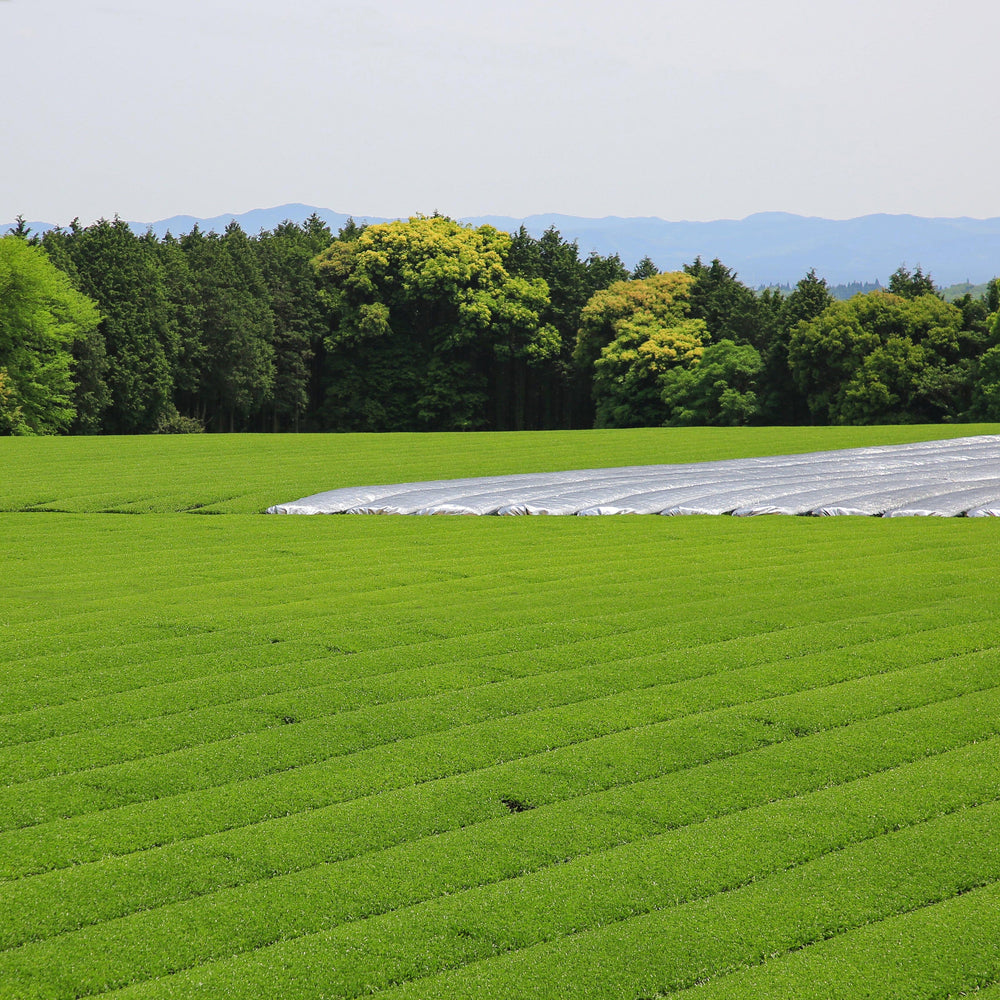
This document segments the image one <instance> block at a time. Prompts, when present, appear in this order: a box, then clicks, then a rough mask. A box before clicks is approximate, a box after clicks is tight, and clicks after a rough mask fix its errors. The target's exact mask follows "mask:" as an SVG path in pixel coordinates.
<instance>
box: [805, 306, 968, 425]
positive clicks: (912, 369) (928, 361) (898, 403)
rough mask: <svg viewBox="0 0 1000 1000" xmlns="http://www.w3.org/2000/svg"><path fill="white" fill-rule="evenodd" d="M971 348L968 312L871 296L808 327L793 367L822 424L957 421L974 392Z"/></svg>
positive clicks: (830, 310)
mask: <svg viewBox="0 0 1000 1000" xmlns="http://www.w3.org/2000/svg"><path fill="white" fill-rule="evenodd" d="M967 342H968V338H967V337H965V336H964V334H963V317H962V312H961V310H960V309H958V308H956V307H955V306H952V305H948V304H946V303H945V302H943V301H942V300H941V299H940V298H938V297H937V296H936V295H921V296H919V297H917V298H913V299H906V298H902V297H900V296H898V295H893V294H891V293H887V292H871V293H869V294H868V295H858V296H856V297H855V298H853V299H851V300H850V301H848V302H836V303H834V304H833V305H832V306H830V307H829V308H828V309H826V310H825V311H824V312H823V313H822V314H821V315H820V316H818V317H817V318H816V319H814V320H812V321H810V322H806V321H801V322H800V323H799V324H798V326H797V327H796V329H795V331H794V332H793V333H792V337H791V342H790V346H789V365H790V367H791V370H792V374H793V376H794V378H795V380H796V383H797V384H798V386H799V388H800V389H801V390H802V391H803V392H804V393H805V394H806V397H807V400H808V404H809V409H810V411H811V412H812V414H813V416H814V418H816V419H818V420H821V421H831V422H837V423H893V422H896V423H901V422H907V421H917V422H920V421H926V420H934V419H942V418H951V419H954V418H955V417H956V416H958V415H959V414H960V413H962V412H963V411H964V410H965V406H966V405H967V403H965V402H964V401H965V400H967V399H968V397H969V392H970V388H971V365H970V361H969V357H968V351H967V347H966V345H967Z"/></svg>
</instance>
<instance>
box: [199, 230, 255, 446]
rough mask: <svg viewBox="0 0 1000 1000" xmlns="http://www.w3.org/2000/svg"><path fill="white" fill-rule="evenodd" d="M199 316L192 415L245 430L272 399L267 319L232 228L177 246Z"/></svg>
mask: <svg viewBox="0 0 1000 1000" xmlns="http://www.w3.org/2000/svg"><path fill="white" fill-rule="evenodd" d="M181 246H182V247H183V249H184V251H185V253H186V254H187V258H188V261H189V265H190V268H191V273H192V276H193V278H194V295H195V301H196V303H197V310H198V314H199V317H200V321H201V322H200V326H201V331H200V333H201V343H200V345H199V350H198V374H197V379H196V381H197V385H198V389H197V394H196V398H197V399H198V403H199V407H198V410H197V412H196V413H195V416H196V417H198V418H199V419H201V420H202V421H203V422H204V424H205V426H206V427H211V428H212V429H213V430H229V431H232V430H235V429H236V428H237V427H245V426H246V423H247V421H248V419H249V417H250V416H251V414H253V413H254V412H255V411H257V410H259V409H260V408H261V407H263V406H264V405H265V404H267V403H269V402H270V401H271V400H272V398H273V391H274V380H275V358H274V356H275V350H274V343H273V339H274V316H273V314H272V312H271V308H270V303H269V301H268V295H267V286H266V283H265V280H264V276H263V274H262V271H261V267H260V264H259V262H258V260H257V256H256V252H255V248H254V246H253V244H251V242H250V240H249V239H248V238H247V236H246V234H245V233H244V232H243V230H242V229H240V227H239V226H238V225H237V224H236V223H231V224H230V225H229V226H227V227H226V231H225V232H224V233H223V234H222V235H221V236H219V235H217V234H215V233H209V234H207V235H205V234H202V233H200V232H198V231H197V230H195V231H194V232H191V233H189V234H188V235H187V236H185V237H183V239H182V240H181Z"/></svg>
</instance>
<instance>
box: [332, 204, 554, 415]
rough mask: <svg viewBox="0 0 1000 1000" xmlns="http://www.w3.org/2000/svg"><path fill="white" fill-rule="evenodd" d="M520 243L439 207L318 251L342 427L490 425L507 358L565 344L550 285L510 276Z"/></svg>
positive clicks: (548, 353) (531, 359)
mask: <svg viewBox="0 0 1000 1000" xmlns="http://www.w3.org/2000/svg"><path fill="white" fill-rule="evenodd" d="M510 249H511V238H510V237H509V236H507V234H505V233H500V232H499V231H497V230H495V229H493V228H492V227H490V226H481V227H479V228H478V229H473V228H471V227H469V226H463V225H460V224H458V223H456V222H453V221H451V220H450V219H446V218H444V217H442V216H433V217H430V218H424V217H418V218H413V219H410V220H409V221H408V222H392V223H384V224H381V225H376V226H369V227H367V228H366V229H364V230H363V231H362V232H361V233H360V234H357V235H356V237H355V238H352V239H349V240H338V241H337V242H334V243H333V244H331V245H330V247H329V248H327V249H326V250H324V251H323V252H322V253H321V254H320V255H319V256H318V257H317V258H316V262H315V263H316V268H317V271H318V272H319V275H320V278H321V280H322V281H323V283H324V289H325V291H326V294H327V297H328V301H329V303H330V306H331V308H332V311H333V314H334V328H333V330H332V332H331V333H330V335H329V336H328V337H327V338H326V345H325V346H326V351H327V355H328V363H329V364H330V370H331V374H332V379H331V381H330V383H329V385H328V389H327V396H328V401H329V403H328V409H327V412H328V414H329V415H330V416H331V417H332V419H333V426H334V427H335V428H336V429H341V430H385V429H389V428H390V427H397V428H407V429H411V428H412V429H417V428H427V429H435V428H446V429H475V428H479V427H483V426H485V425H486V423H487V419H488V417H487V398H488V393H489V391H490V388H491V381H492V379H491V375H492V373H493V372H495V371H496V370H497V366H498V364H499V365H502V364H504V363H510V362H516V363H519V364H520V365H521V366H522V367H531V366H534V365H538V364H541V363H544V362H545V361H547V360H548V359H549V358H551V357H553V356H555V355H557V354H558V353H559V349H560V338H559V334H558V331H557V330H556V329H555V328H554V327H553V326H551V325H550V324H547V323H545V322H544V320H543V318H542V313H543V312H544V310H545V309H546V308H547V306H548V304H549V294H548V287H547V285H546V283H545V281H544V280H543V279H541V278H524V277H517V276H513V275H511V273H510V272H509V271H508V270H507V268H506V265H505V261H506V259H507V255H508V253H509V251H510ZM359 348H360V351H361V354H360V355H359ZM390 401H391V406H392V411H390V410H387V409H386V405H387V404H389V403H390Z"/></svg>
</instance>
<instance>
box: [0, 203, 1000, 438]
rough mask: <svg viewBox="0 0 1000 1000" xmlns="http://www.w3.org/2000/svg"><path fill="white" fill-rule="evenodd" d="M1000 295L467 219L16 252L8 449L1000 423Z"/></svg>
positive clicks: (316, 224) (2, 310) (72, 243)
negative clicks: (873, 283) (627, 248)
mask: <svg viewBox="0 0 1000 1000" xmlns="http://www.w3.org/2000/svg"><path fill="white" fill-rule="evenodd" d="M998 316H1000V283H998V282H997V281H996V280H994V281H993V282H991V283H990V284H989V285H988V287H987V291H986V293H985V294H984V295H982V296H979V297H973V296H972V295H966V296H964V297H963V298H962V299H959V300H958V301H957V302H956V303H954V304H948V303H945V302H944V301H943V299H942V298H941V297H940V295H939V294H938V290H937V289H936V288H935V286H934V283H933V280H932V279H931V277H930V276H929V275H926V274H924V273H923V272H922V271H921V270H920V268H917V269H916V270H915V271H912V272H911V271H910V270H908V269H907V268H905V267H901V268H900V269H899V270H898V271H897V272H896V273H895V274H894V275H893V276H892V278H891V279H890V281H889V285H888V288H887V289H884V290H883V289H879V290H875V291H868V292H863V293H860V294H857V295H855V296H853V297H852V298H850V299H849V300H847V301H836V300H834V298H833V296H832V295H831V290H830V288H829V287H828V286H827V284H826V282H825V281H824V280H823V279H821V278H819V277H817V275H816V274H815V272H810V273H809V274H808V275H806V276H805V277H803V278H802V280H800V281H799V282H798V284H797V285H796V286H795V287H794V288H793V289H791V290H790V291H786V290H781V289H775V288H771V289H764V290H761V291H757V292H755V291H753V290H751V289H750V288H748V287H747V286H746V285H744V284H743V283H742V282H741V281H740V280H739V278H738V276H737V275H736V274H735V273H734V272H733V271H732V270H730V269H729V268H727V267H725V266H724V265H723V264H722V263H721V262H720V261H718V260H714V261H712V262H711V263H705V262H703V261H702V260H700V259H697V260H695V261H693V262H692V263H690V264H688V265H685V266H684V267H683V269H682V270H681V271H677V272H666V273H660V272H659V271H658V269H657V268H656V267H655V266H654V264H653V263H652V262H651V261H650V260H649V259H646V260H644V261H642V262H640V264H639V265H638V266H637V267H636V268H634V269H633V270H631V271H630V270H629V269H628V268H626V267H625V266H624V264H623V263H622V261H621V260H620V258H619V257H618V256H617V255H611V256H600V255H598V254H591V255H590V256H588V257H582V256H581V254H580V252H579V248H578V246H577V244H576V243H575V242H573V241H568V240H565V239H563V237H562V236H561V235H560V233H559V232H558V230H556V229H555V228H551V229H549V230H548V231H547V232H545V233H544V234H543V235H542V236H540V237H537V238H536V237H533V236H531V235H530V234H528V233H527V232H526V230H524V229H523V228H522V229H521V230H520V231H519V232H517V233H514V234H508V233H504V232H500V231H498V230H496V229H493V228H492V227H489V226H480V227H478V228H473V227H470V226H465V225H461V224H459V223H456V222H454V221H453V220H451V219H448V218H446V217H443V216H438V215H435V216H430V217H417V218H413V219H410V220H408V221H398V222H391V223H382V224H379V225H372V226H358V225H356V224H354V223H353V222H349V223H348V224H347V225H346V226H345V227H344V228H343V229H341V231H340V232H339V233H337V234H336V235H335V234H333V233H332V232H331V231H330V230H329V228H328V227H327V226H326V225H325V224H324V223H323V222H322V221H321V220H320V219H319V218H318V217H317V216H315V215H314V216H312V217H311V218H310V219H308V220H306V222H304V223H302V224H296V223H293V222H286V223H283V224H282V225H280V226H278V227H276V228H275V229H274V230H272V231H262V232H260V233H259V234H257V235H256V236H249V235H247V234H246V233H244V232H243V230H242V229H240V227H239V226H238V225H237V224H236V223H232V224H231V225H230V226H228V227H227V228H226V230H225V231H224V232H223V233H221V234H217V233H214V232H208V233H206V232H202V231H201V230H199V229H198V228H197V227H195V228H194V229H193V230H191V232H189V233H186V234H183V235H181V236H178V237H175V236H172V235H169V234H168V235H167V236H165V237H163V238H162V239H160V238H157V237H156V236H155V235H153V234H152V233H151V232H149V233H146V234H144V235H137V234H135V233H133V231H132V230H131V228H130V227H129V226H128V225H127V224H126V223H125V222H123V221H121V220H118V219H115V220H113V221H108V220H101V221H99V222H96V223H94V224H93V225H91V226H86V227H84V226H80V225H79V224H78V223H76V222H74V223H72V224H71V225H70V226H68V227H66V228H60V229H54V230H50V231H48V232H46V233H44V234H42V235H41V236H38V235H35V234H32V233H30V232H29V231H28V230H27V229H26V227H25V226H24V225H23V223H22V224H20V225H19V227H18V229H16V230H14V231H13V232H12V233H10V234H8V235H7V236H5V237H3V238H0V433H7V434H12V433H13V434H18V433H21V434H24V433H29V434H30V433H35V434H37V433H74V434H101V433H105V434H130V433H151V432H184V431H200V430H208V431H392V430H480V429H483V430H485V429H493V430H521V429H540V428H571V427H590V426H598V427H625V426H652V425H661V424H794V423H883V422H913V421H930V422H937V421H948V420H951V421H961V420H973V419H983V420H998V419H1000V320H998Z"/></svg>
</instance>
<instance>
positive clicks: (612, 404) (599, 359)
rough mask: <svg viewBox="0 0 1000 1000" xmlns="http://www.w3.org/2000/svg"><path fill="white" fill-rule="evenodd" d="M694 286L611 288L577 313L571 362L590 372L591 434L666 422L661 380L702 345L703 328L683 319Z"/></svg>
mask: <svg viewBox="0 0 1000 1000" xmlns="http://www.w3.org/2000/svg"><path fill="white" fill-rule="evenodd" d="M693 285H694V278H692V277H691V276H690V275H687V274H683V273H681V272H676V271H674V272H666V273H664V274H657V275H653V276H652V277H649V278H643V279H640V280H637V281H617V282H615V283H614V284H613V285H611V286H609V287H608V288H606V289H603V290H602V291H599V292H597V293H595V295H594V296H593V297H592V298H591V299H590V301H589V302H588V303H587V305H586V306H584V308H583V311H582V312H581V314H580V331H579V333H578V334H577V341H576V351H575V353H574V358H575V360H576V362H577V364H578V365H580V366H581V367H584V368H586V367H592V369H593V373H594V374H593V378H594V381H593V394H594V403H595V406H596V419H595V423H596V425H597V426H598V427H636V426H651V425H659V424H662V423H663V422H664V421H665V420H666V419H667V416H668V409H667V407H666V404H665V403H664V401H663V379H664V377H665V376H666V374H667V373H668V372H669V371H671V370H673V369H674V368H676V367H677V366H683V365H690V364H692V363H694V362H696V361H697V360H698V359H699V358H700V357H701V354H702V350H703V347H704V344H705V343H706V341H707V340H708V330H707V327H706V326H705V323H704V321H703V320H700V319H691V318H690V317H689V315H688V312H689V310H690V294H691V288H692V286H693Z"/></svg>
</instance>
